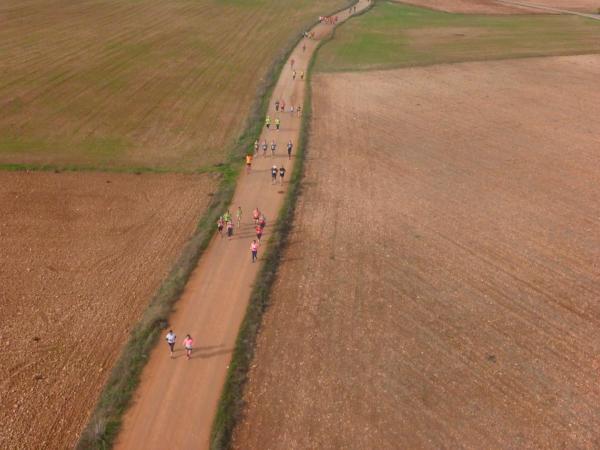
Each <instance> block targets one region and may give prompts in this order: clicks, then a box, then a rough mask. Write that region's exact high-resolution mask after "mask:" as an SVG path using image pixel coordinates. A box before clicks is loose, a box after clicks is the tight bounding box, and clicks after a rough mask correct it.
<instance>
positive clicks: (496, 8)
mask: <svg viewBox="0 0 600 450" xmlns="http://www.w3.org/2000/svg"><path fill="white" fill-rule="evenodd" d="M394 1H395V2H396V3H406V4H409V5H415V6H422V7H424V8H430V9H436V10H439V11H446V12H451V13H460V14H531V13H539V12H540V11H539V10H534V9H529V8H522V7H517V6H510V5H504V4H502V3H498V2H496V1H494V0H400V1H396V0H394ZM531 3H533V2H531Z"/></svg>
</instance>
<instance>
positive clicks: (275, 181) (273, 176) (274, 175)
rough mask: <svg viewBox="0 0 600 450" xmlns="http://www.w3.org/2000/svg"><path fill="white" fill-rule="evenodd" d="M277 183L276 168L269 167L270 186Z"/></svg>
mask: <svg viewBox="0 0 600 450" xmlns="http://www.w3.org/2000/svg"><path fill="white" fill-rule="evenodd" d="M275 183H277V166H273V167H271V184H275Z"/></svg>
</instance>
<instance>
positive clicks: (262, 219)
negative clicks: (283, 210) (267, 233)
mask: <svg viewBox="0 0 600 450" xmlns="http://www.w3.org/2000/svg"><path fill="white" fill-rule="evenodd" d="M258 226H259V227H261V228H265V227H266V226H267V218H266V217H265V215H264V214H261V215H260V219H258Z"/></svg>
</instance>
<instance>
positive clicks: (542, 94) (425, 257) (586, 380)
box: [235, 56, 600, 450]
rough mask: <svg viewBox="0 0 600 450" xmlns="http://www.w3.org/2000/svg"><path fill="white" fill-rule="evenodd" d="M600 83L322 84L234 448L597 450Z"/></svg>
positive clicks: (502, 71)
mask: <svg viewBox="0 0 600 450" xmlns="http://www.w3.org/2000/svg"><path fill="white" fill-rule="evenodd" d="M599 70H600V57H599V56H581V57H559V58H539V59H528V60H512V61H501V62H486V63H465V64H454V65H442V66H431V67H426V68H414V69H402V70H397V71H389V72H370V73H354V74H351V73H348V74H330V75H319V76H318V77H316V79H315V80H314V88H313V97H314V116H313V118H314V120H313V124H312V126H313V128H312V130H313V135H312V138H311V143H310V148H309V150H310V151H309V161H308V166H307V169H306V179H305V181H304V187H303V191H302V192H303V194H302V197H301V200H300V203H299V207H298V210H297V218H296V222H295V226H294V232H293V235H292V239H291V243H290V246H289V248H288V249H287V251H286V252H285V254H284V262H283V266H282V267H281V268H280V271H279V276H278V280H277V282H276V286H275V288H274V291H273V296H272V306H271V307H270V309H269V310H268V311H267V313H266V316H265V319H264V323H263V326H262V329H261V333H260V336H259V340H258V348H257V353H256V356H255V360H254V362H253V367H252V370H251V373H250V378H249V383H248V385H247V391H246V395H245V401H246V405H247V407H246V410H245V413H244V418H243V422H242V423H241V424H240V425H239V426H238V428H237V430H236V437H235V448H238V449H286V450H287V449H334V448H344V449H365V448H377V449H392V448H432V449H439V448H473V449H476V448H532V449H533V448H536V449H537V448H599V447H600V429H599V428H598V423H599V422H600V384H599V383H598V371H599V369H600V328H599V325H600V304H599V303H598V299H599V298H600V271H599V267H600V235H599V234H598V230H599V229H600V223H599V217H600V165H599V163H598V145H599V143H600V141H599V140H598V133H597V126H596V125H597V124H596V118H597V117H599V115H600V102H598V95H597V94H596V93H595V89H596V87H597V74H598V72H599Z"/></svg>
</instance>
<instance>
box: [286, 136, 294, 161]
mask: <svg viewBox="0 0 600 450" xmlns="http://www.w3.org/2000/svg"><path fill="white" fill-rule="evenodd" d="M293 147H294V144H292V140H291V139H290V140H289V141H288V143H287V151H288V159H292V148H293Z"/></svg>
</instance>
